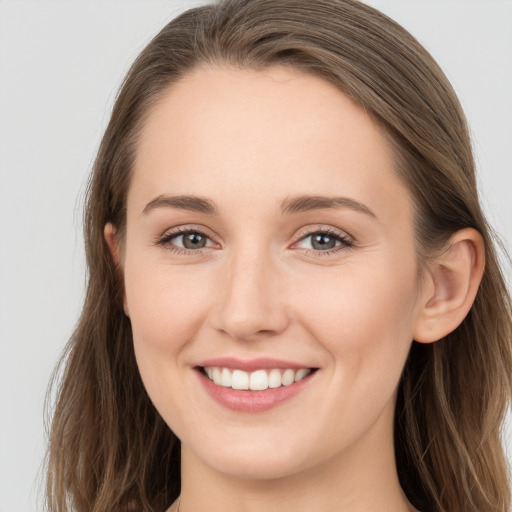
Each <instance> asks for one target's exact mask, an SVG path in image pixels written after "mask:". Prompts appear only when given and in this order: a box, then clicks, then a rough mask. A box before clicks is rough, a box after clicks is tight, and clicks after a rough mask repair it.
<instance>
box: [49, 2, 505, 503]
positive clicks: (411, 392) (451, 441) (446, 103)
mask: <svg viewBox="0 0 512 512" xmlns="http://www.w3.org/2000/svg"><path fill="white" fill-rule="evenodd" d="M216 63H227V64H230V65H233V66H237V67H239V68H251V69H262V68H264V67H267V66H271V65H276V64H277V65H283V66H291V67H293V68H295V69H299V70H302V71H304V72H306V73H312V74H314V75H317V76H320V77H323V78H324V79H325V80H328V81H329V82H331V83H333V84H334V85H336V86H337V87H338V88H339V89H340V91H342V92H343V93H345V94H347V95H348V96H349V97H350V98H352V99H353V100H354V101H355V102H356V103H357V104H359V105H360V106H361V107H362V108H363V109H364V110H365V111H366V112H367V113H368V114H369V115H370V116H372V118H373V119H375V120H376V122H378V123H380V124H381V125H382V126H383V127H384V129H385V130H386V132H387V133H388V135H389V138H390V141H391V144H392V146H393V148H394V150H395V154H396V157H397V168H396V171H397V173H398V175H399V176H400V177H401V179H402V180H403V182H404V183H405V184H406V185H407V186H408V188H409V190H410V192H411V194H412V196H413V198H414V202H415V205H416V215H415V225H416V238H417V246H418V257H419V259H420V261H423V262H424V261H425V259H426V258H428V257H429V255H430V254H432V251H435V250H436V249H438V248H439V247H442V246H443V245H444V244H445V243H446V241H447V240H448V238H449V237H450V235H451V234H453V233H454V232H455V231H457V230H459V229H462V228H465V227H472V228H475V229H476V230H478V231H479V232H480V233H481V235H482V236H483V239H484V242H485V251H486V253H485V259H486V268H485V272H484V276H483V280H482V282H481V285H480V288H479V291H478V294H477V297H476V300H475V302H474V304H473V306H472V308H471V311H470V312H469V314H468V316H467V317H466V318H465V320H464V321H463V323H462V324H461V325H460V326H459V327H458V328H457V329H456V330H455V331H454V332H452V333H451V334H449V335H448V336H446V338H445V339H443V340H440V341H438V342H436V343H432V344H426V345H423V344H419V343H416V342H413V345H412V348H411V352H410V355H409V358H408V360H407V363H406V366H405V369H404V372H403V376H402V379H401V382H400V387H399V393H398V399H397V405H396V413H395V426H394V429H395V430H394V431H395V453H396V462H397V469H398V474H399V478H400V482H401V485H402V487H403V489H404V491H405V493H406V494H407V496H408V498H409V500H410V501H411V502H412V503H413V504H414V505H415V506H416V507H417V508H419V509H420V510H422V511H424V512H427V510H433V511H437V512H477V511H478V512H484V511H486V512H491V511H493V512H494V511H495V512H509V508H510V488H509V482H508V475H507V464H506V460H505V456H504V452H503V448H502V443H501V428H502V426H503V419H504V414H505V412H506V408H507V405H508V404H509V403H510V400H511V396H512V377H511V375H512V312H511V309H512V308H511V301H510V296H509V294H508V292H507V289H506V285H505V282H504V279H503V275H502V273H501V270H500V266H499V263H498V258H497V254H496V251H495V245H494V241H493V239H494V237H493V234H492V230H491V229H490V227H489V226H488V225H487V223H486V221H485V219H484V216H483V214H482V211H481V208H480V205H479V200H478V194H477V188H476V181H475V169H474V168H475V165H474V161H473V155H472V149H471V143H470V138H469V135H468V128H467V126H466V121H465V117H464V114H463V112H462V109H461V107H460V104H459V102H458V100H457V98H456V96H455V93H454V91H453V90H452V88H451V86H450V84H449V82H448V80H447V79H446V77H445V75H444V74H443V72H442V71H441V70H440V68H439V67H438V65H437V64H436V63H435V62H434V60H433V59H432V57H431V56H430V55H429V54H428V52H427V51H426V50H425V49H424V48H423V47H422V46H421V45H420V44H419V43H418V42H417V41H416V40H415V39H414V38H413V37H412V36H411V35H410V34H409V33H408V32H407V31H406V30H404V29H403V28H402V27H400V26H399V25H397V24H396V23H395V22H394V21H392V20H390V19H389V18H387V17H386V16H385V15H383V14H381V13H380V12H378V11H376V10H375V9H373V8H371V7H368V6H367V5H365V4H363V3H360V2H358V1H355V0H227V1H221V2H220V3H218V4H215V5H207V6H204V7H200V8H196V9H191V10H189V11H187V12H185V13H184V14H182V15H180V16H179V17H178V18H176V19H175V20H173V21H172V22H170V23H169V24H168V25H167V26H166V27H164V29H163V30H162V31H161V32H160V33H159V34H158V35H157V36H156V37H155V38H154V39H153V40H152V41H151V42H150V43H149V44H148V46H147V47H146V48H145V49H144V50H143V52H142V53H141V54H140V56H139V57H138V58H137V59H136V61H135V62H134V64H133V66H132V67H131V69H130V71H129V72H128V74H127V76H126V78H125V80H124V83H123V85H122V87H121V90H120V92H119V94H118V97H117V100H116V102H115V105H114V108H113V112H112V116H111V119H110V123H109V125H108V127H107V129H106V132H105V135H104V137H103V140H102V143H101V146H100V148H99V152H98V155H97V158H96V161H95V164H94V169H93V173H92V176H91V180H90V183H89V187H88V191H87V201H86V206H85V227H84V230H85V248H86V254H87V264H88V270H89V273H88V288H87V295H86V299H85V304H84V308H83V312H82V315H81V318H80V321H79V323H78V326H77V328H76V330H75V332H74V334H73V336H72V338H71V339H70V341H69V343H68V345H67V349H66V352H65V354H64V356H63V358H62V360H61V369H63V374H62V378H61V379H60V381H59V393H58V396H57V400H56V404H55V409H54V416H53V422H52V425H51V431H50V433H49V435H50V442H49V457H48V479H47V497H48V507H49V510H51V511H52V512H63V511H64V510H74V511H77V512H105V511H107V510H108V511H109V512H114V511H119V512H121V511H128V510H140V511H142V510H144V511H162V510H165V508H166V507H168V506H169V505H170V504H171V503H172V501H173V500H174V499H175V498H176V497H177V495H178V494H179V492H180V474H179V473H180V452H179V449H180V446H179V441H178V440H177V438H176V437H175V435H174V434H173V432H172V431H171V430H170V429H169V428H168V427H167V425H166V424H165V423H164V421H163V420H162V418H161V417H160V416H159V414H158V413H157V411H156V410H155V408H154V407H153V405H152V404H151V401H150V399H149V398H148V396H147V394H146V391H145V390H144V387H143V384H142V381H141V379H140V377H139V374H138V370H137V365H136V362H135V357H134V351H133V344H132V335H131V327H130V322H129V319H128V318H127V317H126V316H125V315H124V312H123V305H122V290H121V287H120V285H119V279H118V275H117V270H116V268H115V266H114V264H113V263H112V260H111V258H110V254H109V251H108V247H107V245H106V243H105V240H104V237H103V229H104V226H105V224H106V223H108V222H112V223H113V224H114V226H116V229H117V231H118V233H121V236H122V233H123V230H124V228H125V223H126V211H125V210H126V196H127V190H128V187H129V183H130V174H131V169H132V163H133V160H134V154H135V152H136V149H137V139H138V135H139V133H140V129H141V126H142V124H143V121H144V119H145V117H146V116H147V115H148V112H149V111H150V110H151V107H152V106H153V105H154V104H155V103H156V102H157V101H158V99H159V98H160V97H161V96H162V94H163V93H164V92H166V91H167V90H168V88H169V87H171V86H172V84H173V83H175V82H176V81H177V80H179V79H180V78H181V77H182V76H183V75H184V74H185V73H187V72H188V71H190V70H192V69H193V68H195V67H197V66H200V65H204V64H210V65H211V64H213V65H215V64H216Z"/></svg>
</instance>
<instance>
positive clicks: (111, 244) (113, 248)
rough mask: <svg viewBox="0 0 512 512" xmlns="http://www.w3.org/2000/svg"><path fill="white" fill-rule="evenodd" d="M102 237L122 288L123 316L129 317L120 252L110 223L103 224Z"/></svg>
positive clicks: (113, 228)
mask: <svg viewBox="0 0 512 512" xmlns="http://www.w3.org/2000/svg"><path fill="white" fill-rule="evenodd" d="M103 236H104V237H105V241H106V242H107V245H108V248H109V250H110V254H111V256H112V260H113V262H114V265H115V266H116V270H117V274H118V277H119V285H120V286H121V287H122V291H123V309H124V312H125V315H126V316H128V317H129V316H130V314H129V311H128V303H127V301H126V292H125V288H124V277H123V268H122V265H121V250H120V248H119V242H118V240H117V236H116V228H115V227H114V226H113V225H112V223H110V222H108V223H107V224H105V228H104V229H103Z"/></svg>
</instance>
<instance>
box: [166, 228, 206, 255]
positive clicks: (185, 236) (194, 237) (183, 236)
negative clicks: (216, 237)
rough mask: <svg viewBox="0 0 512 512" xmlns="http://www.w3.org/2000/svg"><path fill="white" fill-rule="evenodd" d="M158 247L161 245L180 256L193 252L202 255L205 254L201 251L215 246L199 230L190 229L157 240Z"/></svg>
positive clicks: (174, 232)
mask: <svg viewBox="0 0 512 512" xmlns="http://www.w3.org/2000/svg"><path fill="white" fill-rule="evenodd" d="M157 245H161V246H163V247H165V248H166V249H168V250H169V251H172V252H176V253H178V254H186V253H188V254H190V253H191V252H192V253H195V254H201V253H202V252H203V251H202V250H201V249H206V248H207V247H214V246H215V244H213V242H212V241H211V240H210V237H209V236H208V235H206V234H205V233H203V232H202V231H199V230H197V229H188V228H186V229H182V228H179V229H177V230H175V231H172V232H170V233H166V234H165V235H164V236H163V237H161V238H159V239H158V240H157Z"/></svg>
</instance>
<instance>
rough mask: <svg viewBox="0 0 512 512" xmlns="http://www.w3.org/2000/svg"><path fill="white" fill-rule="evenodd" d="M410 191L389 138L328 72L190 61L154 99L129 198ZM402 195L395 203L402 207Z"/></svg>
mask: <svg viewBox="0 0 512 512" xmlns="http://www.w3.org/2000/svg"><path fill="white" fill-rule="evenodd" d="M305 192H308V193H310V194H329V193H330V194H332V193H334V192H336V193H339V194H343V195H346V194H347V193H349V194H350V195H351V196H355V197H356V199H358V200H361V201H364V202H370V203H373V204H375V206H376V207H377V208H379V207H380V205H379V203H384V202H385V201H383V198H384V197H386V196H387V197H395V198H396V199H397V200H398V199H399V196H400V197H402V199H403V200H404V201H405V202H409V197H408V194H407V192H406V191H405V189H404V187H403V186H402V184H401V182H400V181H399V180H398V178H397V177H396V175H395V172H394V159H393V154H392V151H391V149H390V145H389V143H388V138H387V135H386V134H385V132H384V131H383V130H382V128H381V127H380V126H378V125H377V124H376V123H375V122H374V121H373V120H372V119H371V118H370V117H369V116H368V115H367V114H366V113H365V112H364V111H363V110H362V109H360V108H359V107H358V106H357V105H355V104H354V103H353V102H352V101H351V100H350V99H349V98H348V97H347V96H346V95H344V94H343V93H341V92H340V91H339V90H338V89H337V88H336V87H335V86H334V85H332V84H330V83H329V82H327V81H325V80H323V79H321V78H319V77H316V76H312V75H309V74H305V73H302V72H300V71H297V70H291V69H288V68H283V67H275V68H269V69H265V70H259V71H256V70H240V69H234V68H230V67H227V66H226V67H207V68H197V69H195V70H193V71H192V72H191V73H189V74H188V75H186V76H184V77H183V78H182V79H181V80H180V81H179V82H178V83H177V84H174V85H173V86H172V87H170V88H169V90H168V91H167V92H166V93H165V94H164V96H163V97H162V98H161V99H160V100H159V101H158V102H157V103H156V105H155V106H154V107H153V109H152V111H151V112H150V113H149V115H148V117H147V119H146V122H145V125H144V126H143V129H142V132H141V136H140V140H139V143H138V148H137V154H136V159H135V166H134V176H133V181H132V186H131V187H130V191H129V196H128V202H129V207H130V202H131V203H133V201H137V203H138V204H137V205H136V206H137V208H138V209H139V210H142V209H143V208H144V206H145V204H146V203H144V202H143V201H144V200H145V201H149V200H150V199H151V198H153V197H155V196H157V195H159V194H163V193H186V194H192V193H193V194H197V195H201V196H208V197H213V198H214V199H219V201H222V200H225V201H227V200H228V199H229V200H230V201H231V204H235V203H237V204H243V203H244V201H245V204H247V200H252V201H254V198H255V197H258V198H259V200H260V203H261V202H265V201H266V200H268V202H269V204H271V203H272V204H275V205H277V204H278V203H279V202H280V200H281V199H282V198H283V197H285V196H290V195H291V196H293V195H296V194H301V193H305ZM403 206H404V205H401V207H402V208H403Z"/></svg>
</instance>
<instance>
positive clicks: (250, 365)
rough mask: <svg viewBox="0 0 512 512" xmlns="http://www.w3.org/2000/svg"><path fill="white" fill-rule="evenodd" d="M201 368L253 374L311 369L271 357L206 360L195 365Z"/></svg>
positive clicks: (215, 358)
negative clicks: (272, 370)
mask: <svg viewBox="0 0 512 512" xmlns="http://www.w3.org/2000/svg"><path fill="white" fill-rule="evenodd" d="M197 366H201V367H203V368H204V367H215V366H217V367H220V368H230V369H232V370H244V371H246V372H253V371H255V370H268V369H272V368H292V369H293V370H300V369H301V368H313V367H312V366H308V365H304V364H300V363H295V362H293V361H285V360H283V359H274V358H271V357H258V358H256V359H247V360H244V359H237V358H236V357H214V358H211V359H206V360H204V361H201V362H200V363H198V364H197Z"/></svg>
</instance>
